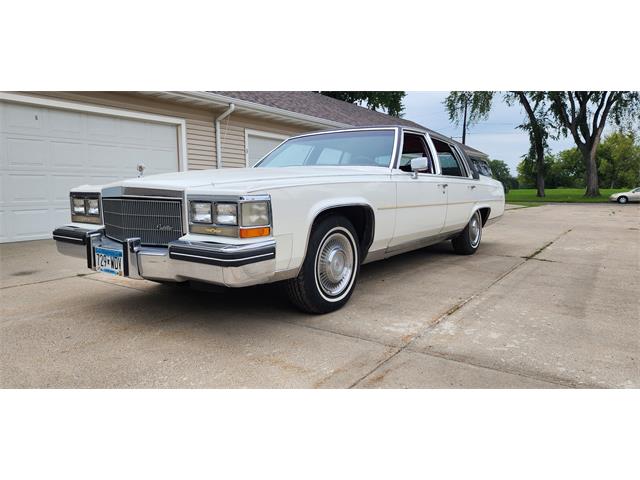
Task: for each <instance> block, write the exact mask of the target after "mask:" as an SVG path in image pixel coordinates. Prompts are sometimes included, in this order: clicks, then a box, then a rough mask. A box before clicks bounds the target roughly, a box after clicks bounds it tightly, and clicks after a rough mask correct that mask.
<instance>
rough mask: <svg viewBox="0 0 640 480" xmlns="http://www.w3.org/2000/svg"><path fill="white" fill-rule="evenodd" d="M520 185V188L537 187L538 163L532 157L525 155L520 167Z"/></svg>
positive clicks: (517, 168)
mask: <svg viewBox="0 0 640 480" xmlns="http://www.w3.org/2000/svg"><path fill="white" fill-rule="evenodd" d="M516 171H517V172H518V184H519V185H520V188H533V187H535V185H536V161H535V160H534V159H533V158H532V157H531V155H524V156H523V157H522V160H521V161H520V163H518V166H517V167H516Z"/></svg>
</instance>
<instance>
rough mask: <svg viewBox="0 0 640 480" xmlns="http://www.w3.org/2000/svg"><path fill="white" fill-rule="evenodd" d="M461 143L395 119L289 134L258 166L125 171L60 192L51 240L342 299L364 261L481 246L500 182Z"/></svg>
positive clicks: (137, 274)
mask: <svg viewBox="0 0 640 480" xmlns="http://www.w3.org/2000/svg"><path fill="white" fill-rule="evenodd" d="M470 165H471V162H470V161H469V160H468V157H467V154H466V153H465V152H464V150H463V149H462V148H461V146H460V145H459V144H457V143H455V142H453V141H452V140H449V139H447V138H446V137H443V136H440V135H438V134H434V133H427V132H424V131H419V130H414V129H410V128H406V127H399V126H390V127H387V126H384V127H367V128H352V129H344V130H336V131H329V132H319V133H310V134H306V135H300V136H297V137H293V138H290V139H288V140H286V141H284V142H283V143H282V144H280V145H279V146H278V147H277V148H275V149H274V150H273V151H271V152H270V153H269V154H268V155H267V156H265V157H264V158H263V159H262V160H261V161H260V162H259V163H258V164H257V165H256V166H255V167H253V168H243V169H220V170H199V171H187V172H179V173H170V174H162V175H153V176H148V177H142V178H134V179H130V180H124V181H121V182H116V183H112V184H109V185H105V186H95V185H85V186H83V187H78V188H74V189H73V190H72V191H71V220H72V223H71V224H69V225H65V226H62V227H60V228H57V229H56V230H55V231H54V232H53V238H54V239H55V240H56V241H57V242H56V243H57V246H58V249H59V251H60V252H61V253H64V254H69V255H74V256H79V257H82V258H85V259H86V262H87V267H88V268H90V269H93V270H97V271H102V272H106V273H110V274H113V275H121V276H128V277H132V278H144V279H147V280H154V281H158V282H189V281H195V282H207V283H211V284H217V285H223V286H228V287H244V286H248V285H256V284H263V283H271V282H283V283H284V284H285V285H286V287H287V291H288V294H289V297H290V299H291V301H292V302H293V303H294V304H295V305H296V306H297V307H299V308H300V309H302V310H303V311H305V312H310V313H326V312H331V311H333V310H337V309H338V308H340V307H342V306H343V305H344V304H345V303H346V302H347V301H348V300H349V297H350V296H351V294H352V293H353V290H354V288H355V285H356V281H357V279H358V272H359V269H360V266H361V265H362V264H363V263H368V262H373V261H376V260H381V259H384V258H388V257H390V256H393V255H396V254H399V253H403V252H407V251H409V250H414V249H418V248H421V247H424V246H427V245H431V244H435V243H438V242H443V241H446V240H451V242H452V244H453V249H454V250H455V252H456V253H458V254H463V255H470V254H473V253H475V252H476V250H477V249H478V247H479V246H480V241H481V238H482V229H483V227H485V226H487V225H488V224H489V223H491V222H492V221H495V220H496V219H498V218H499V217H500V216H501V215H502V214H503V212H504V191H503V188H502V185H501V183H500V182H498V181H496V180H493V179H491V178H488V177H485V176H480V175H479V174H478V173H477V172H476V171H475V169H473V167H470Z"/></svg>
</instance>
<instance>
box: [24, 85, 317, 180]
mask: <svg viewBox="0 0 640 480" xmlns="http://www.w3.org/2000/svg"><path fill="white" fill-rule="evenodd" d="M21 93H23V94H26V95H33V96H38V97H46V98H54V99H58V100H68V101H74V102H79V103H85V104H92V105H99V106H104V107H113V108H121V109H125V110H134V111H139V112H145V113H151V114H156V115H168V116H172V117H179V118H184V120H185V124H186V137H187V165H188V168H189V169H190V170H191V169H193V170H199V169H205V168H216V140H215V139H216V135H215V117H217V116H218V115H220V114H221V113H222V112H223V110H220V109H218V110H214V109H207V108H197V107H190V106H186V105H182V104H180V103H174V102H170V101H165V100H162V99H157V98H154V97H150V96H146V95H139V94H138V95H137V94H135V93H127V92H21ZM220 127H221V128H220V138H221V143H222V166H223V167H244V166H245V164H246V145H245V129H251V130H260V131H264V132H269V133H276V134H280V135H295V134H298V133H302V132H305V131H309V128H305V127H296V126H293V125H290V124H285V123H279V122H277V121H273V120H261V119H256V118H252V117H251V116H249V115H245V114H238V113H232V114H231V115H230V116H229V117H227V118H226V119H224V120H223V121H222V122H221V126H220Z"/></svg>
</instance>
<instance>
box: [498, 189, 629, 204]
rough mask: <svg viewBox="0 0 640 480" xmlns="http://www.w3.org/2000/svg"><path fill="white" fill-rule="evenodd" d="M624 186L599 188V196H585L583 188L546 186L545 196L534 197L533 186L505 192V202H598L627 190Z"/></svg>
mask: <svg viewBox="0 0 640 480" xmlns="http://www.w3.org/2000/svg"><path fill="white" fill-rule="evenodd" d="M627 190H628V189H626V188H601V189H600V196H599V197H595V198H587V197H585V196H584V188H547V189H545V191H544V193H545V195H546V196H545V197H542V198H539V197H536V190H535V189H534V188H521V189H518V190H511V191H510V192H509V193H507V203H522V204H526V203H531V202H536V203H540V202H566V203H583V202H584V203H587V202H588V203H599V202H608V201H609V195H611V194H612V193H615V192H624V191H627Z"/></svg>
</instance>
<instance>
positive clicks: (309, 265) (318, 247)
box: [287, 216, 360, 313]
mask: <svg viewBox="0 0 640 480" xmlns="http://www.w3.org/2000/svg"><path fill="white" fill-rule="evenodd" d="M357 238H358V236H357V234H356V231H355V228H353V224H352V223H351V222H350V221H349V220H348V219H347V218H345V217H342V216H331V217H326V218H324V219H322V220H321V221H320V222H319V223H318V224H316V225H315V226H314V227H313V230H312V231H311V236H310V238H309V245H308V246H307V255H306V257H305V259H304V263H303V264H302V268H301V269H300V273H299V274H298V276H297V277H296V278H294V279H291V280H288V281H287V291H288V294H289V299H290V300H291V302H292V303H293V304H294V305H295V306H296V307H298V308H299V309H300V310H302V311H304V312H307V313H328V312H333V311H335V310H338V309H339V308H341V307H342V306H343V305H344V304H346V303H347V301H348V300H349V297H351V294H352V293H353V290H354V288H355V284H356V278H357V276H358V271H359V268H360V251H359V246H358V241H357Z"/></svg>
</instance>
